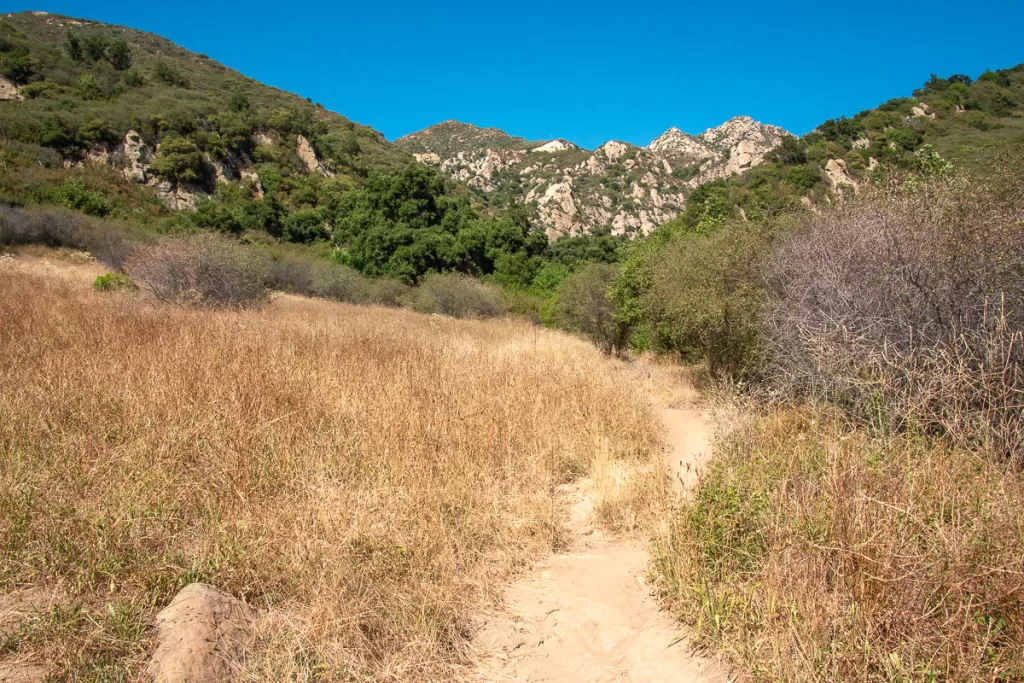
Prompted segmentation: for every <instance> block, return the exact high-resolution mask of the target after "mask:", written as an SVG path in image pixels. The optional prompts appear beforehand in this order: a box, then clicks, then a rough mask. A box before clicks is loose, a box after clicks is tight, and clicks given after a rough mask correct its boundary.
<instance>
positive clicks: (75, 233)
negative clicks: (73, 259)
mask: <svg viewBox="0 0 1024 683" xmlns="http://www.w3.org/2000/svg"><path fill="white" fill-rule="evenodd" d="M84 226H85V219H84V218H81V217H79V216H76V215H75V214H73V213H71V212H69V211H62V210H58V209H34V210H26V209H22V208H20V207H15V206H2V205H0V244H3V245H10V246H15V245H19V244H42V245H45V246H48V247H70V248H73V249H80V248H81V247H82V245H81V239H82V232H83V229H84Z"/></svg>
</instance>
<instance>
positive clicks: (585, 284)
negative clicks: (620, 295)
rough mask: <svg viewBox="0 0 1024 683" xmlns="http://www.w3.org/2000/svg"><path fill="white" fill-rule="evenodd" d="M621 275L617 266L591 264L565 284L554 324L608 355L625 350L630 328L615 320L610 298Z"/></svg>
mask: <svg viewBox="0 0 1024 683" xmlns="http://www.w3.org/2000/svg"><path fill="white" fill-rule="evenodd" d="M618 272H619V268H618V266H615V265H612V264H609V263H591V264H589V265H588V266H586V267H585V268H583V270H581V271H579V272H577V273H573V274H572V275H570V276H569V277H567V278H566V279H565V280H563V281H562V284H560V285H559V286H558V291H557V292H556V293H555V303H554V320H555V324H556V325H557V326H558V327H561V328H562V329H565V330H568V331H570V332H576V333H577V334H581V335H583V336H584V337H586V338H587V339H589V340H590V341H592V342H593V343H594V344H596V345H597V346H598V348H600V349H601V350H602V351H604V352H605V353H609V354H610V353H619V352H621V351H623V350H625V348H626V345H627V343H628V341H629V326H628V325H626V324H624V323H623V322H622V321H621V320H620V319H619V318H617V317H616V315H615V303H614V301H613V299H612V297H611V295H610V290H611V288H612V285H613V284H614V283H615V278H616V276H617V275H618Z"/></svg>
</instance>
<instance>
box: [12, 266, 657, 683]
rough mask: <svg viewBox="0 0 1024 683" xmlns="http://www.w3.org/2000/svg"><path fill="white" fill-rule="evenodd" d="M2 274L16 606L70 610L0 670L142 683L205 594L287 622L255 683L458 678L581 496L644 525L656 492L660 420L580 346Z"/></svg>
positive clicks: (23, 630)
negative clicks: (514, 584)
mask: <svg viewBox="0 0 1024 683" xmlns="http://www.w3.org/2000/svg"><path fill="white" fill-rule="evenodd" d="M0 267H3V268H5V271H4V273H3V275H2V277H0V321H2V324H0V490H2V491H4V492H5V495H4V496H3V497H2V499H0V593H4V592H6V593H8V594H10V593H12V592H13V591H16V590H19V589H24V588H28V587H33V588H35V589H37V590H38V589H45V590H46V591H48V592H54V591H56V594H57V595H58V596H59V598H58V600H57V601H56V602H55V603H54V604H53V605H51V606H49V607H48V608H46V609H44V610H42V611H40V612H39V613H37V614H35V615H34V616H32V617H31V618H26V619H25V620H23V621H22V622H21V623H20V624H19V625H18V627H17V628H14V629H10V630H8V631H6V633H5V634H0V661H3V660H4V658H5V657H6V658H8V659H32V660H34V661H36V662H44V663H46V665H47V666H49V667H50V668H51V672H52V674H53V675H54V676H55V677H56V678H59V679H67V680H74V679H78V680H132V679H133V678H134V677H135V676H136V675H137V674H138V672H139V671H140V668H141V665H142V663H143V662H144V660H145V657H146V656H147V652H148V649H149V648H150V647H151V642H150V631H149V630H148V627H147V625H148V623H149V620H150V619H151V618H152V615H153V614H154V612H155V611H156V610H157V609H159V608H160V607H161V606H163V605H164V604H166V602H167V601H168V600H169V598H170V597H171V596H172V595H173V593H174V592H175V591H176V590H177V589H178V588H179V587H180V586H181V585H183V584H185V583H188V582H191V581H195V580H203V581H208V582H211V583H213V584H216V585H217V586H218V587H220V588H222V589H224V590H227V591H229V592H231V593H233V594H235V595H237V596H242V597H244V598H245V599H247V600H248V601H249V602H250V603H252V604H254V605H256V606H257V607H260V608H262V609H263V610H264V611H265V613H267V614H269V615H270V617H269V618H267V619H266V620H265V622H264V627H263V628H262V630H261V634H260V639H259V643H258V646H257V647H256V648H255V649H254V651H253V652H252V654H251V656H250V657H249V659H248V661H247V662H246V664H245V665H246V668H247V669H248V674H249V676H250V677H252V678H255V679H258V680H285V679H287V678H289V677H294V678H295V680H312V679H313V678H317V679H318V680H368V679H375V680H388V679H391V680H425V679H435V680H437V679H447V678H450V677H456V676H458V675H460V672H463V673H464V670H463V669H462V667H463V666H464V665H465V664H466V663H467V662H468V659H469V656H470V655H469V652H468V648H467V644H466V643H467V635H468V634H469V632H470V630H471V628H472V621H471V615H472V614H473V613H474V611H475V610H476V609H478V608H479V607H480V606H481V605H482V604H484V603H487V602H488V601H494V600H496V599H498V596H499V595H500V592H499V591H500V588H501V587H502V585H503V584H504V583H505V581H506V580H507V579H508V577H509V575H510V573H512V572H514V571H516V570H517V568H521V567H523V566H524V565H525V563H527V562H528V561H529V560H530V559H531V558H535V557H538V556H540V555H542V554H544V553H546V552H549V551H550V550H551V549H552V548H554V547H557V546H558V545H559V543H560V542H561V541H562V540H563V538H564V529H563V521H564V519H565V513H566V511H565V510H564V509H563V508H562V506H561V504H560V503H559V499H558V498H557V496H556V495H555V491H556V489H557V487H558V486H559V485H560V484H562V483H565V482H568V481H570V480H573V479H574V478H577V477H580V476H581V475H585V474H588V473H593V474H594V475H595V476H600V475H601V473H602V472H604V473H611V474H608V475H607V476H608V477H615V481H606V482H603V483H602V482H598V483H597V486H598V489H599V490H602V491H605V492H606V493H607V494H608V499H607V501H606V505H605V507H606V509H605V515H606V517H607V518H608V519H611V520H613V521H618V522H619V523H623V524H628V523H629V521H630V520H633V519H636V517H637V514H636V512H637V510H639V509H640V508H642V507H643V506H645V505H648V504H649V503H650V500H651V498H650V497H649V494H650V489H645V488H644V486H645V485H646V483H649V482H657V481H660V478H659V470H658V468H657V467H651V466H650V465H651V462H652V456H653V454H654V453H656V452H657V448H656V441H657V433H656V426H655V425H656V423H655V421H654V420H653V417H652V414H651V410H650V407H649V404H648V402H647V401H646V400H645V397H644V396H643V395H642V394H639V393H637V389H636V388H635V387H634V385H632V384H631V383H630V381H628V378H627V373H626V372H625V370H624V368H623V366H622V365H621V364H619V363H617V362H615V361H612V360H609V359H606V358H603V357H602V356H601V355H600V354H599V353H598V352H597V351H596V350H595V349H593V348H592V347H590V346H589V345H587V344H586V343H584V342H582V341H578V340H575V339H572V338H570V337H567V336H564V335H561V334H556V333H550V332H547V331H544V330H540V329H537V328H534V327H531V326H529V325H527V324H524V323H519V322H513V321H490V322H468V321H466V322H460V321H455V320H450V319H442V318H437V317H427V316H422V315H418V314H415V313H411V312H406V311H395V310H387V309H375V308H357V307H351V306H346V305H343V304H331V303H326V302H318V301H311V300H303V299H297V298H292V297H278V298H275V299H274V300H273V302H272V303H271V304H270V305H269V307H268V308H267V309H265V310H263V311H248V312H214V311H190V310H181V309H169V308H162V307H160V306H157V305H156V304H152V303H147V302H146V301H144V300H142V299H140V298H138V297H132V296H128V295H119V294H115V295H102V294H96V293H94V292H92V291H91V290H90V289H89V287H88V281H87V280H86V279H85V278H58V277H53V276H52V275H50V274H46V273H39V272H32V271H30V270H26V269H23V268H16V267H12V266H9V265H8V266H0ZM614 463H619V465H629V467H634V466H636V467H637V468H638V469H639V470H641V471H647V472H648V473H649V474H651V475H652V476H650V477H648V479H646V480H645V479H644V478H643V477H639V478H637V477H634V478H633V480H632V481H630V480H628V479H627V480H626V481H625V483H623V478H622V477H621V471H622V470H623V467H621V466H619V467H616V466H614ZM627 469H628V468H627ZM648 480H649V481H648ZM616 482H618V483H616ZM656 485H657V484H655V486H656ZM608 506H612V508H608Z"/></svg>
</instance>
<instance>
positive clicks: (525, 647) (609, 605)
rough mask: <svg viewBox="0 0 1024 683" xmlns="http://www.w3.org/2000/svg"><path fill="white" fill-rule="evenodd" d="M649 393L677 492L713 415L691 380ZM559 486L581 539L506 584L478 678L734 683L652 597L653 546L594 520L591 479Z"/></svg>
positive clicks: (703, 448) (482, 648) (689, 478)
mask: <svg viewBox="0 0 1024 683" xmlns="http://www.w3.org/2000/svg"><path fill="white" fill-rule="evenodd" d="M647 379H650V375H649V374H648V377H647ZM648 384H650V383H648ZM650 390H651V394H652V400H653V401H654V402H655V405H656V406H657V407H658V408H659V411H660V416H661V419H662V421H663V422H664V425H665V457H666V459H667V462H666V464H667V465H668V467H669V470H670V472H671V473H672V477H673V481H674V482H675V487H676V490H677V491H684V490H685V489H686V488H687V487H689V486H691V485H692V484H693V483H694V482H695V481H696V477H697V467H698V465H699V464H700V462H701V459H702V457H703V456H705V455H706V454H707V453H708V452H709V445H710V426H709V422H708V420H707V418H706V416H705V415H704V414H703V413H702V412H701V411H700V410H699V409H697V408H696V407H695V406H694V398H695V396H694V395H693V392H692V391H690V390H688V389H687V388H686V387H685V386H683V387H672V388H669V389H668V390H666V385H665V384H664V383H660V384H658V385H657V386H656V388H655V387H651V389H650ZM561 493H562V495H564V496H566V497H567V501H566V502H567V503H568V504H569V505H570V506H571V510H572V517H573V519H572V525H573V529H574V531H575V532H576V534H575V535H576V540H575V543H574V545H573V547H571V548H570V550H569V551H568V552H566V553H562V554H557V555H554V556H552V557H550V558H549V559H548V560H547V561H546V562H545V563H544V564H543V565H541V566H538V567H536V568H534V570H533V571H531V572H530V573H529V574H528V575H527V576H525V577H523V578H522V579H521V580H520V581H518V582H516V583H515V584H513V585H512V586H511V587H510V588H509V590H508V592H507V594H506V601H507V605H508V612H507V613H504V614H498V615H492V616H491V617H489V618H488V620H487V623H486V625H485V626H484V627H483V628H482V630H481V631H480V633H479V634H478V635H477V637H476V639H475V641H474V645H475V647H476V648H477V650H478V652H480V653H481V670H482V671H481V677H482V678H483V679H484V680H487V681H529V682H531V683H534V682H538V681H559V682H562V681H565V682H574V681H580V682H582V681H595V682H601V681H631V682H637V683H639V682H648V681H650V682H655V681H658V682H661V681H673V682H678V683H712V682H714V683H718V682H723V683H724V682H725V681H728V680H729V677H728V675H727V674H726V673H725V672H724V671H723V670H722V669H721V668H719V667H718V666H717V665H716V664H715V663H714V662H712V661H711V660H709V659H707V658H704V657H701V656H700V655H697V654H694V653H693V652H692V651H691V650H690V648H689V647H688V645H687V643H686V641H685V640H684V639H682V635H683V634H682V633H681V632H680V629H679V627H678V625H676V624H675V623H674V622H673V621H672V619H671V618H670V617H669V616H668V615H667V614H666V613H664V612H662V611H661V610H660V609H659V607H658V604H657V601H656V600H655V599H654V598H653V597H652V596H651V591H650V588H649V586H648V585H647V583H646V581H645V574H646V570H647V564H648V560H649V555H648V552H647V549H646V548H645V547H643V545H642V544H641V543H639V542H637V541H633V540H627V539H621V538H617V537H614V536H610V535H607V534H605V533H603V532H602V531H601V530H600V529H598V528H596V527H595V526H594V525H593V524H592V522H591V519H590V516H591V512H592V510H593V500H592V494H591V493H590V491H589V482H587V481H583V482H580V483H578V484H575V485H573V486H570V487H565V489H564V490H563V491H562V492H561Z"/></svg>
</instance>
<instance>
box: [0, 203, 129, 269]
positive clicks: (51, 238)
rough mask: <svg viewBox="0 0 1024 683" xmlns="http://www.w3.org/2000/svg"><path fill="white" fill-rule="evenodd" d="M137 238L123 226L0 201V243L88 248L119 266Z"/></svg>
mask: <svg viewBox="0 0 1024 683" xmlns="http://www.w3.org/2000/svg"><path fill="white" fill-rule="evenodd" d="M138 241H139V238H138V237H137V236H135V235H133V234H132V233H131V232H130V231H129V230H128V229H126V228H125V227H124V226H122V225H120V224H117V223H112V222H110V221H102V222H101V221H97V220H95V219H89V218H86V217H84V216H82V215H80V214H76V213H74V212H71V211H65V210H63V209H55V208H52V207H33V208H31V209H24V208H20V207H14V206H3V205H0V246H4V245H9V246H18V245H25V244H38V245H43V246H48V247H67V248H70V249H80V250H84V251H87V252H89V253H90V254H91V255H92V256H93V257H94V258H96V260H98V261H99V262H100V263H103V264H104V265H106V266H109V267H110V268H113V269H114V270H118V271H120V270H122V269H123V268H124V264H125V262H126V261H127V260H128V258H129V257H130V256H131V254H132V253H133V252H134V249H135V244H136V242H138Z"/></svg>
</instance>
